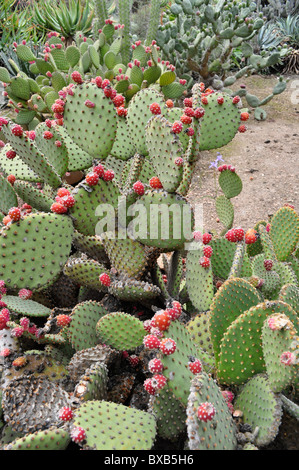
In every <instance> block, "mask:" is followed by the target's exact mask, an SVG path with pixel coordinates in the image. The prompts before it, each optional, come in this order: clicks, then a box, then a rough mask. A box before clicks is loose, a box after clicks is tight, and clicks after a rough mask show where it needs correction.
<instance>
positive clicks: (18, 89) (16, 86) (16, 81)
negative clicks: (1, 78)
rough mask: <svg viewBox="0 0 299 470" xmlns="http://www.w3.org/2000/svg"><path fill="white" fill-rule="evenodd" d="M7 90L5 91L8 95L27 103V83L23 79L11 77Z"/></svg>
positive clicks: (28, 87) (28, 89)
mask: <svg viewBox="0 0 299 470" xmlns="http://www.w3.org/2000/svg"><path fill="white" fill-rule="evenodd" d="M7 88H8V89H9V91H8V90H6V91H7V92H8V93H9V92H11V93H12V94H13V95H15V96H16V97H17V98H20V99H21V100H24V101H27V100H29V98H30V86H29V82H28V81H27V80H26V79H25V78H23V77H20V76H18V77H13V78H12V79H11V82H10V84H9V87H7Z"/></svg>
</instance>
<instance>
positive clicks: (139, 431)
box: [73, 400, 156, 450]
mask: <svg viewBox="0 0 299 470" xmlns="http://www.w3.org/2000/svg"><path fill="white" fill-rule="evenodd" d="M73 424H74V426H81V427H82V428H83V429H84V430H85V432H86V444H87V446H88V448H89V449H94V450H150V449H151V448H152V445H153V442H154V439H155V435H156V423H155V419H154V417H153V416H151V415H150V414H149V413H146V412H144V411H140V410H136V409H134V408H129V407H127V406H124V405H118V404H116V403H109V402H105V401H92V400H91V401H88V402H86V403H83V404H82V405H81V406H80V407H79V408H78V409H77V410H76V412H75V418H74V422H73ZM107 431H109V432H107Z"/></svg>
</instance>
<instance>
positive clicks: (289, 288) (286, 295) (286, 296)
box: [279, 284, 299, 314]
mask: <svg viewBox="0 0 299 470" xmlns="http://www.w3.org/2000/svg"><path fill="white" fill-rule="evenodd" d="M279 300H281V301H282V302H285V303H287V304H289V305H290V306H291V307H292V308H293V309H294V310H295V312H297V313H298V314H299V289H298V287H297V286H295V285H294V284H285V285H284V286H282V288H281V289H280V292H279Z"/></svg>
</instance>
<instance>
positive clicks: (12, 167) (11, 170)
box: [0, 144, 42, 183]
mask: <svg viewBox="0 0 299 470" xmlns="http://www.w3.org/2000/svg"><path fill="white" fill-rule="evenodd" d="M8 150H12V146H11V145H10V144H6V145H5V147H3V149H1V151H0V168H1V170H2V171H4V173H5V174H6V175H14V176H15V177H16V179H19V180H24V181H32V182H35V183H37V182H41V181H42V178H41V177H40V176H37V175H36V174H35V173H34V172H33V171H32V170H31V168H30V167H29V166H28V165H26V163H25V162H23V160H22V159H21V158H20V157H19V156H18V155H16V156H15V158H14V159H13V160H9V159H8V158H7V157H6V155H5V154H6V152H7V151H8Z"/></svg>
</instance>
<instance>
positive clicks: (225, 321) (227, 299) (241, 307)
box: [210, 278, 261, 362]
mask: <svg viewBox="0 0 299 470" xmlns="http://www.w3.org/2000/svg"><path fill="white" fill-rule="evenodd" d="M260 302H261V296H260V294H259V292H258V291H257V290H256V289H255V288H254V287H253V286H252V285H251V284H249V282H247V281H245V279H238V278H232V279H229V280H227V281H225V282H224V283H223V284H222V286H221V287H220V289H219V290H218V291H217V293H216V295H215V297H214V300H213V302H212V304H211V309H210V312H211V313H210V315H211V316H210V334H211V340H212V343H213V347H214V353H215V357H216V361H217V362H218V361H219V354H220V341H221V339H222V337H223V335H224V333H225V331H226V330H227V328H228V327H229V325H230V324H231V323H232V322H233V321H234V320H235V319H236V318H237V317H238V316H239V315H241V314H242V313H243V312H245V311H246V310H248V309H249V308H250V307H253V306H254V305H257V304H258V303H260Z"/></svg>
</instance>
